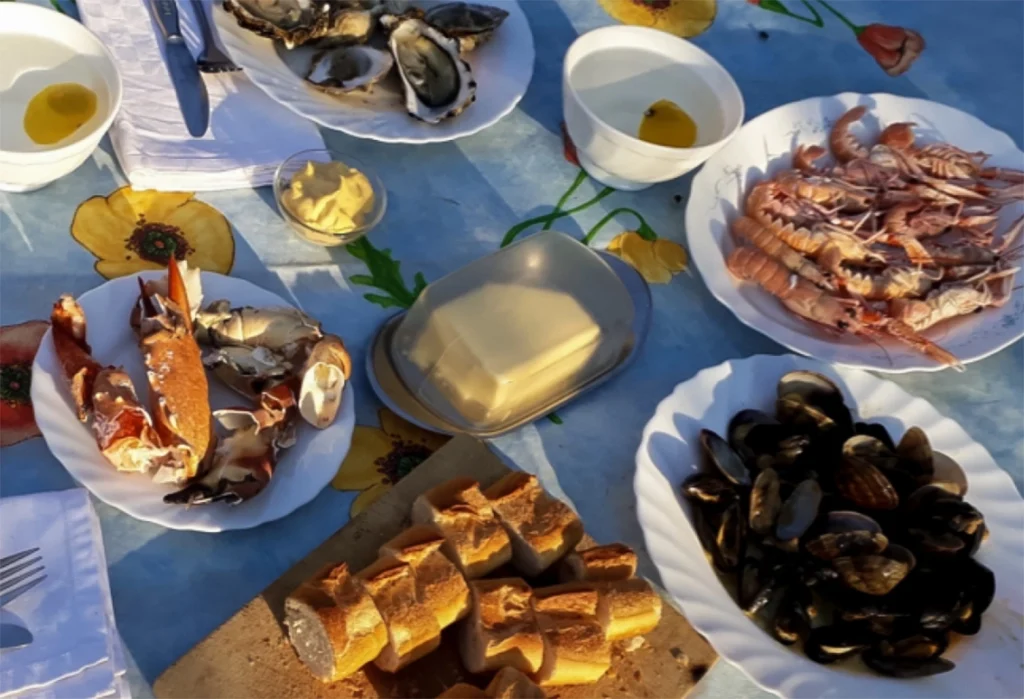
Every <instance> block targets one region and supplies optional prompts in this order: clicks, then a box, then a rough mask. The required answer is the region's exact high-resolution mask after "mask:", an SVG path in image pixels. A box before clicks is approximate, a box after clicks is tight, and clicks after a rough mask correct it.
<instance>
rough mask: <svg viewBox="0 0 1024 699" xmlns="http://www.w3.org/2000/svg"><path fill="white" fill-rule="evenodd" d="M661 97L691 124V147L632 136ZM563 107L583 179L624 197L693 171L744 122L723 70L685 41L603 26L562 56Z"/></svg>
mask: <svg viewBox="0 0 1024 699" xmlns="http://www.w3.org/2000/svg"><path fill="white" fill-rule="evenodd" d="M662 99H667V100H671V101H673V102H675V103H676V104H678V105H679V106H680V107H682V108H683V109H684V110H686V112H687V113H688V114H689V115H690V116H691V117H692V118H693V120H694V121H695V122H696V123H697V143H696V144H695V145H694V146H693V147H692V148H671V147H668V146H659V145H656V144H653V143H647V142H645V141H641V140H640V139H638V138H637V137H636V135H635V134H636V133H637V129H638V128H639V126H640V120H641V119H642V118H643V112H644V110H645V109H647V107H649V106H650V105H651V104H653V103H655V102H657V101H658V100H662ZM562 107H563V110H564V115H565V125H566V128H567V130H568V132H569V137H570V138H572V141H573V143H574V144H575V145H576V152H577V155H578V157H579V160H580V164H581V165H582V166H583V168H584V169H585V170H586V171H587V174H589V175H590V176H591V177H593V178H594V179H595V180H597V181H599V182H601V183H602V184H605V185H607V186H609V187H614V188H615V189H624V190H630V191H632V190H638V189H644V188H646V187H649V186H651V185H652V184H656V183H658V182H665V181H668V180H672V179H675V178H677V177H679V176H681V175H684V174H686V173H687V172H689V171H690V170H693V169H694V168H696V167H697V166H698V165H700V164H701V163H703V162H704V161H705V160H707V159H708V158H710V157H711V156H712V155H713V154H714V153H715V152H716V151H717V150H718V149H719V148H721V147H722V146H724V145H725V144H726V143H727V142H728V140H729V139H730V138H732V136H733V135H734V134H735V133H736V132H737V131H738V130H739V128H740V126H741V125H742V124H743V96H742V95H741V94H740V89H739V87H737V86H736V82H735V81H734V80H733V79H732V76H730V75H729V73H728V72H726V70H725V68H723V67H722V66H721V64H719V63H718V61H716V60H715V59H713V58H712V57H711V56H709V55H708V54H707V53H705V52H704V51H702V50H700V49H699V48H697V47H696V46H694V45H693V44H691V43H690V42H689V41H686V40H684V39H680V38H679V37H676V36H673V35H672V34H667V33H665V32H662V31H658V30H656V29H649V28H646V27H627V26H613V27H604V28H602V29H596V30H594V31H592V32H588V33H586V34H584V35H583V36H581V37H579V38H578V39H576V41H574V42H573V44H572V46H570V47H569V51H568V52H567V53H566V55H565V63H564V66H563V70H562Z"/></svg>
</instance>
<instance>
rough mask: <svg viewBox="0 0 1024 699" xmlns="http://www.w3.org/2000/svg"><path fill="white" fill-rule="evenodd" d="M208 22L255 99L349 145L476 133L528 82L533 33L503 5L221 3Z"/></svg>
mask: <svg viewBox="0 0 1024 699" xmlns="http://www.w3.org/2000/svg"><path fill="white" fill-rule="evenodd" d="M213 18H214V21H215V23H216V25H217V29H218V31H219V33H220V37H221V41H222V42H223V44H224V47H225V48H226V49H227V51H228V53H229V54H230V55H231V58H232V59H233V60H234V62H235V63H237V64H238V65H239V66H241V68H242V69H243V70H244V71H245V73H246V75H248V76H249V78H250V79H251V80H252V81H253V82H254V83H255V84H256V85H258V86H259V87H260V88H261V89H263V91H264V92H266V93H267V94H268V95H270V96H271V97H272V98H273V99H274V100H276V101H278V102H280V103H281V104H283V105H285V106H286V107H288V108H289V109H291V110H292V111H294V112H296V113H298V114H300V115H302V116H304V117H306V118H307V119H311V120H313V121H315V122H317V123H318V124H321V125H323V126H326V127H327V128H330V129H336V130H338V131H343V132H345V133H347V134H350V135H352V136H357V137H359V138H367V139H372V140H376V141H384V142H389V143H434V142H440V141H450V140H452V139H455V138H459V137H462V136H468V135H470V134H474V133H477V132H478V131H480V130H482V129H485V128H487V127H488V126H491V125H492V124H494V123H495V122H497V121H498V120H499V119H501V118H502V117H503V116H505V115H506V114H508V113H509V112H511V111H512V110H513V109H514V108H515V106H516V104H518V103H519V100H520V99H521V98H522V96H523V95H524V94H525V93H526V88H527V86H528V85H529V83H530V78H531V76H532V75H533V59H534V49H533V35H532V34H531V32H530V25H529V24H528V23H527V21H526V16H525V15H524V14H523V12H522V10H521V9H520V8H519V6H518V5H517V4H516V3H515V2H514V1H512V0H489V2H488V3H487V4H473V3H468V4H467V3H461V2H430V1H429V0H426V1H423V2H419V1H418V2H416V3H414V4H412V5H410V4H408V3H406V2H404V1H403V0H326V1H324V2H310V1H309V0H227V1H226V2H224V3H219V2H218V3H217V4H216V6H215V7H214V10H213Z"/></svg>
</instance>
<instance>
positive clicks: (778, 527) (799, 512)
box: [775, 478, 821, 541]
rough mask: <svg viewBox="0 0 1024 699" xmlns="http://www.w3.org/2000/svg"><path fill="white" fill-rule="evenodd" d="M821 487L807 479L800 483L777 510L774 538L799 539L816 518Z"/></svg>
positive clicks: (783, 539)
mask: <svg viewBox="0 0 1024 699" xmlns="http://www.w3.org/2000/svg"><path fill="white" fill-rule="evenodd" d="M820 506H821V486H819V485H818V482H817V481H815V480H812V479H810V478H808V479H807V480H805V481H801V482H800V483H799V484H798V485H797V486H796V488H794V489H793V492H792V493H790V495H789V497H788V498H786V501H785V502H784V503H782V507H781V508H780V509H779V516H778V519H777V520H776V524H775V537H776V538H777V539H780V540H782V541H788V540H792V539H799V538H800V537H801V536H803V535H804V533H805V532H806V531H807V529H808V528H809V527H810V526H811V524H813V523H814V520H815V519H816V518H817V517H818V508H819V507H820Z"/></svg>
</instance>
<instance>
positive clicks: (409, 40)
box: [381, 15, 476, 124]
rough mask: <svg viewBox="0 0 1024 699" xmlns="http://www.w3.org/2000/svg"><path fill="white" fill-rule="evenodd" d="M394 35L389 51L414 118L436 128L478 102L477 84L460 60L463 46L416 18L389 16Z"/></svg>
mask: <svg viewBox="0 0 1024 699" xmlns="http://www.w3.org/2000/svg"><path fill="white" fill-rule="evenodd" d="M381 24H382V25H383V26H384V27H385V28H386V29H388V30H389V31H390V32H391V35H390V37H389V38H388V47H389V48H390V49H391V54H392V55H393V56H394V58H395V64H396V65H397V66H398V73H399V75H400V76H401V78H402V85H403V87H404V90H405V107H406V110H407V111H408V112H409V114H411V115H412V116H414V117H416V118H417V119H420V120H422V121H425V122H428V123H430V124H436V123H438V122H440V121H443V120H444V119H447V118H449V117H453V116H456V115H458V114H460V113H461V112H462V110H464V109H465V108H466V107H467V106H469V104H470V103H472V102H473V100H474V99H476V81H475V80H473V73H472V71H471V70H470V68H469V64H468V63H466V62H465V61H463V60H462V59H461V58H460V57H459V43H458V41H457V40H456V39H453V38H451V37H448V36H446V35H445V34H443V33H441V32H440V31H438V30H437V29H435V28H433V27H432V26H430V25H429V24H427V23H426V22H425V21H423V20H422V19H419V18H418V17H417V16H415V15H407V16H403V17H399V16H395V15H385V16H384V17H382V18H381Z"/></svg>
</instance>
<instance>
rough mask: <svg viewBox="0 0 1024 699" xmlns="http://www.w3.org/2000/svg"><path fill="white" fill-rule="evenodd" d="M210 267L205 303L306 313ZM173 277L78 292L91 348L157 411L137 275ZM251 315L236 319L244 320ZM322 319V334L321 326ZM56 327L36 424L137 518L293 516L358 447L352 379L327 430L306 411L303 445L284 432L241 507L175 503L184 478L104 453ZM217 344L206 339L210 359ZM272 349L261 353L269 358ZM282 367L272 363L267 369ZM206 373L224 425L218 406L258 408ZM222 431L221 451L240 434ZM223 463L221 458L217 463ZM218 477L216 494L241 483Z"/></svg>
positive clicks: (219, 527)
mask: <svg viewBox="0 0 1024 699" xmlns="http://www.w3.org/2000/svg"><path fill="white" fill-rule="evenodd" d="M193 274H194V272H193ZM201 274H202V276H201V281H202V299H203V301H202V305H203V306H204V307H206V308H207V309H209V308H210V307H211V304H212V303H213V302H215V301H217V300H221V299H224V300H227V301H228V304H225V306H227V305H229V306H230V307H231V311H230V312H231V313H234V311H235V309H238V308H242V307H249V308H248V309H247V310H248V311H251V310H253V309H259V310H261V311H262V310H263V309H267V310H272V311H274V312H276V309H286V311H285V312H286V313H291V314H296V315H297V311H295V310H294V309H293V308H292V307H291V306H290V304H288V303H287V302H286V301H284V299H282V298H280V297H279V296H277V295H276V294H273V293H271V292H269V291H266V290H264V289H261V288H259V287H257V286H255V285H254V284H251V283H249V282H247V281H244V280H242V279H236V278H234V277H227V276H223V275H220V274H215V273H212V272H202V273H201ZM163 275H164V273H162V272H143V273H141V274H139V275H131V276H126V277H121V278H118V279H113V280H111V281H108V282H107V283H105V284H103V285H102V286H99V287H97V288H95V289H92V290H91V291H88V292H86V293H85V294H82V296H81V297H80V298H79V299H78V303H79V305H80V307H81V309H82V311H84V314H85V317H86V322H87V330H86V338H85V339H86V342H88V344H89V345H91V349H92V356H93V357H94V358H95V360H96V361H97V362H99V363H100V364H101V365H112V366H121V367H123V368H124V370H125V372H126V373H127V374H128V376H129V377H130V378H131V381H132V383H133V384H134V387H135V390H136V392H137V395H138V398H139V401H140V402H141V404H142V405H143V406H144V407H145V409H146V410H147V411H149V412H152V406H151V403H150V402H149V397H150V396H149V395H148V394H149V381H148V379H147V370H146V366H145V364H144V363H143V357H142V353H141V352H140V350H139V341H138V340H137V339H136V336H135V333H134V332H133V330H132V328H131V327H130V324H129V318H130V316H131V314H132V311H133V308H134V307H135V304H136V301H137V299H138V298H139V283H138V280H137V277H141V278H142V279H144V280H154V279H160V278H162V277H163ZM193 288H194V287H193V286H191V283H190V287H189V289H190V295H189V297H190V303H192V304H193V305H195V301H194V300H192V297H193V296H196V295H197V294H195V293H192V290H193ZM248 318H249V317H246V318H242V319H236V320H238V321H239V322H240V323H242V322H245V321H246V320H248ZM306 318H307V319H308V317H306ZM225 319H227V317H226V316H225ZM312 322H313V323H314V324H315V325H316V327H317V329H318V330H317V332H319V324H318V323H316V321H312ZM53 332H54V331H53V329H51V330H48V331H47V333H46V335H45V336H44V337H43V340H42V343H41V344H40V346H39V352H38V354H37V355H36V359H35V364H34V365H33V368H32V403H33V406H34V408H35V416H36V422H37V423H38V425H39V429H40V431H41V432H42V434H43V438H44V439H45V440H46V445H47V446H48V447H49V449H50V451H51V452H53V455H54V456H55V457H57V459H58V460H59V461H60V462H61V463H62V464H63V465H64V467H65V468H67V470H68V471H69V472H70V473H71V475H72V476H73V477H74V478H75V479H76V480H77V481H78V482H80V483H81V484H82V485H84V486H85V487H86V488H88V489H89V490H90V491H91V492H92V493H93V495H95V496H96V497H98V498H99V499H100V500H102V501H103V502H105V503H107V504H108V505H111V506H113V507H116V508H118V509H120V510H122V511H123V512H126V513H127V514H129V515H131V516H132V517H135V518H137V519H141V520H144V521H147V522H153V523H155V524H159V525H161V526H164V527H168V528H170V529H187V530H193V531H204V532H219V531H225V530H229V529H247V528H249V527H255V526H257V525H260V524H263V523H265V522H270V521H272V520H275V519H279V518H281V517H284V516H286V515H288V514H290V513H292V512H293V511H295V510H296V509H298V508H299V507H301V506H302V505H304V504H306V503H307V502H309V501H310V500H312V499H313V498H315V497H316V496H317V494H318V493H320V491H321V490H323V488H324V487H326V486H327V484H328V483H330V481H331V478H332V477H333V476H334V474H335V473H336V472H337V470H338V466H339V465H340V464H341V462H342V460H343V459H344V458H345V455H346V454H347V453H348V449H349V445H350V444H351V441H352V432H353V430H354V427H355V400H354V396H353V394H352V387H351V386H350V385H347V384H344V383H343V391H342V395H341V401H340V406H339V407H338V408H337V412H336V413H335V417H334V420H333V422H331V423H330V424H328V425H327V426H326V427H325V428H324V429H316V428H315V427H313V426H312V425H310V424H307V423H306V421H305V420H303V419H302V417H298V416H295V415H292V418H291V419H290V424H291V429H293V430H294V433H293V435H294V437H295V439H294V444H292V445H291V446H288V445H287V443H283V447H286V448H281V449H280V451H276V447H277V445H278V443H277V440H276V439H275V444H274V446H275V457H276V465H273V466H272V477H271V478H270V481H269V483H267V484H266V485H265V487H263V488H262V490H257V491H256V493H255V494H252V491H249V492H248V493H247V496H251V497H249V499H245V500H244V501H242V502H238V503H237V504H231V500H232V498H231V497H227V498H223V499H221V500H218V501H213V502H207V503H205V504H168V503H166V502H165V501H164V497H165V496H167V495H169V494H171V493H175V492H177V491H182V486H181V485H175V484H173V483H169V482H168V483H157V482H155V480H154V473H153V470H150V471H149V472H137V473H129V472H123V471H119V470H118V469H116V468H115V467H114V465H112V463H111V462H110V461H108V459H107V458H105V457H104V455H103V453H101V451H100V448H99V447H98V446H97V439H96V438H95V437H94V436H93V432H92V431H91V430H90V426H87V424H85V423H83V422H81V421H79V419H78V417H77V415H76V410H75V407H74V405H73V403H72V399H71V396H70V394H69V391H68V387H67V382H66V380H65V377H64V374H63V372H62V368H61V364H60V361H59V359H58V355H57V352H56V351H55V349H54V342H53ZM237 349H243V348H240V347H239V348H237ZM208 351H209V350H208V349H207V348H206V346H204V349H203V352H204V359H205V358H206V357H207V352H208ZM267 356H268V355H263V354H260V355H258V357H259V358H260V359H261V360H265V359H267ZM255 363H256V364H259V362H255ZM267 365H268V366H269V363H268V364H267ZM273 371H274V370H273V369H268V370H267V371H266V372H265V373H267V374H269V373H272V372H273ZM206 374H207V383H208V385H209V405H210V408H211V409H212V410H213V411H215V412H214V418H215V419H216V420H217V421H218V422H220V418H219V417H218V415H219V413H217V412H216V411H218V410H222V409H225V408H242V407H244V408H245V409H247V410H251V409H255V408H256V405H255V404H254V402H253V401H252V400H249V399H247V398H245V397H243V396H242V395H240V394H239V393H236V392H234V391H232V390H230V389H229V388H227V387H226V385H225V384H223V383H222V382H221V381H220V380H219V379H217V378H215V376H214V372H212V371H207V372H206ZM97 384H98V382H97ZM239 412H244V411H239ZM215 433H217V434H218V435H220V441H219V442H218V443H217V446H218V450H220V449H221V448H222V447H223V445H225V443H226V442H227V439H226V436H231V434H232V433H231V432H230V431H228V432H225V431H224V423H223V422H220V424H219V425H218V426H217V428H216V429H215ZM235 434H237V433H235ZM289 441H290V440H289ZM237 443H238V442H236V444H237ZM240 452H241V454H242V456H246V455H248V453H247V452H245V451H244V450H240ZM217 463H218V462H217V461H216V457H215V460H214V464H215V465H216V464H217ZM215 481H216V479H212V480H210V482H209V486H210V487H211V488H212V491H211V492H219V493H220V494H221V495H223V494H225V493H226V494H227V495H228V496H230V495H231V491H232V490H233V489H235V487H236V486H235V485H234V484H232V483H231V482H223V481H221V482H215ZM248 485H249V486H251V483H249V484H248ZM182 492H183V491H182ZM243 492H244V491H243Z"/></svg>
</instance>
